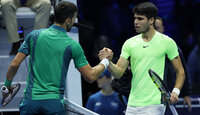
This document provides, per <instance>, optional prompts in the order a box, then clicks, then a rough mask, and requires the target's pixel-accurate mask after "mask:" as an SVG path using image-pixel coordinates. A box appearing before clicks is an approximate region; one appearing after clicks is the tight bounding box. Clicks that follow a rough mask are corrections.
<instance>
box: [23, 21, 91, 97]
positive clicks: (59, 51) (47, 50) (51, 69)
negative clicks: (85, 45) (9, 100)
mask: <svg viewBox="0 0 200 115" xmlns="http://www.w3.org/2000/svg"><path fill="white" fill-rule="evenodd" d="M19 52H21V53H24V54H26V55H30V58H29V75H28V79H27V85H26V88H25V90H24V98H26V99H32V100H42V99H61V98H63V95H64V90H65V81H66V75H67V71H68V67H69V63H70V61H71V59H73V60H74V64H75V67H76V68H80V67H83V66H85V65H87V64H88V62H87V60H86V58H85V55H84V52H83V49H82V47H81V46H80V44H79V43H77V42H76V41H74V40H73V39H72V38H70V37H69V36H68V35H67V34H66V31H65V30H64V29H63V28H62V27H59V26H56V25H53V26H51V27H50V28H48V29H41V30H34V31H32V32H31V33H30V34H29V35H28V36H27V38H26V39H25V41H24V42H23V44H22V46H21V47H20V49H19Z"/></svg>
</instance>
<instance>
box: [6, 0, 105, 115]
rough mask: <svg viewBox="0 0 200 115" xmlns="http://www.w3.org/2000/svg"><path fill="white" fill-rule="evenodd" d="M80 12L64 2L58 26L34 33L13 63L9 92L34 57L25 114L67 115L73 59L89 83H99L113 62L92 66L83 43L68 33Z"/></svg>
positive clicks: (58, 12) (23, 105)
mask: <svg viewBox="0 0 200 115" xmlns="http://www.w3.org/2000/svg"><path fill="white" fill-rule="evenodd" d="M77 12H78V9H77V6H76V5H75V4H73V3H71V2H66V1H63V2H60V3H59V4H58V5H57V6H56V7H55V11H54V13H55V23H54V25H52V26H51V27H49V28H47V29H40V30H34V31H32V32H31V33H30V34H29V35H28V36H27V37H26V39H25V41H24V42H23V44H22V45H21V47H20V49H19V50H18V54H17V55H16V57H15V58H14V59H13V61H12V63H11V64H10V66H9V68H8V72H7V77H6V80H5V86H6V87H8V88H9V89H10V87H11V83H12V80H13V77H14V75H15V74H16V72H17V70H18V68H19V66H20V64H21V62H22V61H23V60H24V59H25V58H26V56H28V55H30V58H29V59H30V60H29V74H28V79H27V85H26V88H25V90H24V97H23V100H22V101H21V103H20V107H19V109H20V114H21V115H33V114H45V115H52V114H53V115H65V106H64V101H63V96H64V91H65V81H66V80H65V79H66V75H67V72H68V68H69V63H70V61H71V60H72V59H73V60H74V65H75V67H76V68H77V69H78V71H79V72H80V73H81V74H82V75H83V77H84V78H85V79H86V80H87V81H88V82H93V81H95V80H96V79H97V78H98V76H100V75H101V73H102V72H103V71H104V69H105V68H106V67H107V66H108V64H109V61H108V59H107V58H105V59H104V60H103V61H101V62H100V64H98V65H97V66H95V67H91V66H90V65H89V64H88V61H87V60H86V57H85V55H84V51H83V49H82V47H81V46H80V44H79V43H77V42H76V41H74V40H73V39H72V38H70V37H69V36H68V35H67V34H66V32H69V31H70V30H71V28H72V26H73V24H74V22H75V19H76V17H77Z"/></svg>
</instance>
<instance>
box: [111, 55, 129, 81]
mask: <svg viewBox="0 0 200 115" xmlns="http://www.w3.org/2000/svg"><path fill="white" fill-rule="evenodd" d="M128 65H129V61H128V60H127V59H125V58H123V57H120V58H119V60H118V61H117V64H114V63H112V62H111V61H110V64H109V67H108V70H109V72H110V73H111V74H112V75H113V76H114V77H115V78H117V79H118V78H120V77H122V75H123V74H124V72H125V70H126V68H127V67H128Z"/></svg>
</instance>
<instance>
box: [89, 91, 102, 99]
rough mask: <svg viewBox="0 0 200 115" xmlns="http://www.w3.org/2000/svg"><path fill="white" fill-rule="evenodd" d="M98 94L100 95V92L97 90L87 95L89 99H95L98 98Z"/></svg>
mask: <svg viewBox="0 0 200 115" xmlns="http://www.w3.org/2000/svg"><path fill="white" fill-rule="evenodd" d="M100 96H101V93H100V91H98V92H96V93H94V94H92V95H91V96H90V97H89V99H90V100H96V99H98V98H99V97H100Z"/></svg>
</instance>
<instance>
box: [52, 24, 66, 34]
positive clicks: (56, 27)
mask: <svg viewBox="0 0 200 115" xmlns="http://www.w3.org/2000/svg"><path fill="white" fill-rule="evenodd" d="M50 28H54V29H57V30H59V31H61V32H65V33H66V30H65V29H64V28H62V27H60V26H57V25H52V26H51V27H50Z"/></svg>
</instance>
